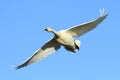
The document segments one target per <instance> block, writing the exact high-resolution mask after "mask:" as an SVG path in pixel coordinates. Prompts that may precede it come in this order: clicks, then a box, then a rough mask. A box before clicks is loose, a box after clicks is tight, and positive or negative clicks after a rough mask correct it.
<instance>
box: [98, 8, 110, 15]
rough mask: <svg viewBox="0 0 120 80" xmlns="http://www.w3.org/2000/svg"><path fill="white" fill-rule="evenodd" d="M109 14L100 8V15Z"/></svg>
mask: <svg viewBox="0 0 120 80" xmlns="http://www.w3.org/2000/svg"><path fill="white" fill-rule="evenodd" d="M108 15H109V14H108V13H107V12H105V9H104V8H100V16H108Z"/></svg>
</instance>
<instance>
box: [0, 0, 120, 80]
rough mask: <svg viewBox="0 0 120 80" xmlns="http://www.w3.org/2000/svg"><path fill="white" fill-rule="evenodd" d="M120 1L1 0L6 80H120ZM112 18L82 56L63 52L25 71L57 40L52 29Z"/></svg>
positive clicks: (85, 39)
mask: <svg viewBox="0 0 120 80" xmlns="http://www.w3.org/2000/svg"><path fill="white" fill-rule="evenodd" d="M119 3H120V1H118V0H106V1H105V0H82V1H81V0H59V1H58V0H0V36H1V38H0V49H1V50H0V55H1V56H0V61H1V68H0V74H1V77H0V80H120V42H119V41H120V28H119V26H120V22H119V17H120V11H119ZM100 8H105V11H106V12H108V13H109V16H108V17H107V18H106V19H105V20H104V22H102V23H101V24H100V25H99V26H98V27H97V28H96V29H94V30H93V31H91V32H89V33H87V34H85V35H84V36H81V37H80V38H78V39H80V40H81V43H82V45H81V49H80V50H79V51H78V52H77V53H76V54H74V53H72V52H68V51H66V50H64V48H61V49H60V50H58V52H56V53H55V54H53V55H51V56H49V57H47V58H45V59H44V60H42V61H41V62H38V63H35V64H32V65H30V66H28V67H25V68H22V69H20V70H14V68H15V66H17V65H18V64H20V63H21V62H23V61H24V60H26V59H27V58H28V57H29V56H31V55H32V54H33V53H34V51H36V50H37V49H38V48H40V47H41V46H42V45H43V44H44V43H45V42H47V41H48V40H49V39H50V38H51V37H52V36H53V34H50V33H47V32H45V31H44V28H46V27H48V26H50V27H52V28H54V29H56V30H58V31H59V30H61V29H66V28H69V27H71V26H74V25H77V24H80V23H84V22H87V21H90V20H93V19H95V18H97V17H99V14H100V13H99V9H100Z"/></svg>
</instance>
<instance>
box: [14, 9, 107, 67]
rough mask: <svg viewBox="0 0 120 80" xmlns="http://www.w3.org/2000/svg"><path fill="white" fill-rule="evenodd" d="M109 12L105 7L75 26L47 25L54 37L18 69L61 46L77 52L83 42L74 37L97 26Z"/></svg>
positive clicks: (40, 58)
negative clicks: (57, 27) (65, 27)
mask: <svg viewBox="0 0 120 80" xmlns="http://www.w3.org/2000/svg"><path fill="white" fill-rule="evenodd" d="M107 15H108V13H105V12H104V9H101V10H100V16H99V17H98V18H97V19H95V20H92V21H90V22H87V23H83V24H80V25H77V26H73V27H71V28H68V29H65V30H61V31H55V30H54V29H52V28H50V27H47V28H46V29H45V31H47V32H51V33H53V34H54V37H53V38H52V39H50V40H49V41H48V42H47V43H46V44H45V45H44V46H43V47H42V48H40V49H38V50H37V51H36V52H35V53H34V54H33V55H32V56H31V57H30V58H28V59H27V60H26V61H25V62H23V63H22V64H20V65H18V66H17V67H16V69H20V68H22V67H25V66H28V65H30V64H32V63H35V62H38V61H40V60H42V59H43V58H45V57H47V56H48V55H51V54H52V53H54V52H55V51H57V50H58V49H60V47H61V46H64V48H65V49H66V50H68V51H71V52H74V53H75V52H76V51H77V50H79V48H80V45H81V42H80V40H75V39H74V38H78V37H80V36H82V35H83V34H85V33H86V32H88V31H90V30H92V29H94V28H96V27H97V26H98V24H99V23H101V22H102V21H103V20H104V19H105V18H106V17H107Z"/></svg>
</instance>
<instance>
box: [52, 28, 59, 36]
mask: <svg viewBox="0 0 120 80" xmlns="http://www.w3.org/2000/svg"><path fill="white" fill-rule="evenodd" d="M51 32H52V33H53V34H54V35H55V36H57V37H59V33H58V32H57V31H55V30H53V29H52V31H51Z"/></svg>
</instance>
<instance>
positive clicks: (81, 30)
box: [66, 10, 108, 37]
mask: <svg viewBox="0 0 120 80" xmlns="http://www.w3.org/2000/svg"><path fill="white" fill-rule="evenodd" d="M100 12H101V14H100V17H98V18H97V19H95V20H92V21H90V22H87V23H83V24H80V25H77V26H73V27H72V28H70V29H67V30H66V32H67V33H68V34H70V35H72V36H73V37H79V36H81V35H83V34H85V33H86V32H88V31H90V30H92V29H94V28H96V27H97V25H98V24H99V23H101V22H102V21H103V20H104V19H105V18H106V17H107V15H108V14H105V13H104V10H100Z"/></svg>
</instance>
